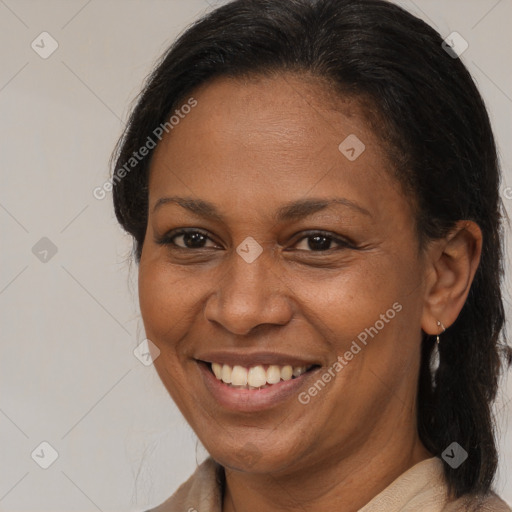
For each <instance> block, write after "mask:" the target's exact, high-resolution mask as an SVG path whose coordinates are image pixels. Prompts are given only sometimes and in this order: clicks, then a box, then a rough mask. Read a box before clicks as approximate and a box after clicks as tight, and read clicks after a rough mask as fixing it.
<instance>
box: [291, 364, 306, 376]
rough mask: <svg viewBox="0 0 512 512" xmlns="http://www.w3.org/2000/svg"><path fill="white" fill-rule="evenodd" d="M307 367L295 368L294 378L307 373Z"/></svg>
mask: <svg viewBox="0 0 512 512" xmlns="http://www.w3.org/2000/svg"><path fill="white" fill-rule="evenodd" d="M305 371H306V367H305V366H295V368H294V369H293V376H294V377H300V376H301V375H302V374H303V373H305Z"/></svg>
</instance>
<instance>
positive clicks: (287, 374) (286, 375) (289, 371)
mask: <svg viewBox="0 0 512 512" xmlns="http://www.w3.org/2000/svg"><path fill="white" fill-rule="evenodd" d="M292 375H293V368H292V367H291V366H290V365H288V366H283V367H282V368H281V379H283V380H290V379H291V378H292Z"/></svg>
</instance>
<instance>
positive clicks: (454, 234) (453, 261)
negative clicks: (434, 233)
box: [421, 220, 482, 334]
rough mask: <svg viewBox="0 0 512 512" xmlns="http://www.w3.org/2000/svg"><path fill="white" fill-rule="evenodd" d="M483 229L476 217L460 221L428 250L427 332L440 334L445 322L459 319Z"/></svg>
mask: <svg viewBox="0 0 512 512" xmlns="http://www.w3.org/2000/svg"><path fill="white" fill-rule="evenodd" d="M481 253H482V231H481V230H480V227H479V226H478V224H476V223H475V222H473V221H467V220H463V221H459V222H457V224H456V225H455V227H454V228H453V229H452V230H451V231H450V233H449V234H448V235H447V236H446V237H445V238H442V239H440V240H435V241H434V242H433V243H432V244H431V246H430V247H429V249H428V254H427V259H426V262H427V266H428V268H427V276H428V277H427V280H426V287H425V299H424V307H423V315H422V323H421V327H422V329H423V330H424V331H425V332H426V333H427V334H440V333H441V332H442V328H441V327H440V326H439V325H438V323H437V322H438V321H439V322H441V323H442V324H443V325H444V327H445V328H448V327H449V326H450V325H451V324H453V323H454V322H455V320H456V319H457V317H458V316H459V313H460V311H461V309H462V307H463V306H464V303H465V302H466V298H467V296H468V293H469V289H470V287H471V283H472V282H473V278H474V277H475V273H476V269H477V268H478V264H479V263H480V256H481Z"/></svg>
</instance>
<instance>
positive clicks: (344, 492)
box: [223, 431, 432, 512]
mask: <svg viewBox="0 0 512 512" xmlns="http://www.w3.org/2000/svg"><path fill="white" fill-rule="evenodd" d="M375 448H376V447H375V445H374V443H371V442H368V443H367V446H365V447H364V449H363V450H361V449H359V450H358V451H357V453H354V454H352V455H348V456H346V457H340V458H338V459H337V460H335V461H332V459H333V457H332V454H331V456H330V457H329V458H328V459H326V460H324V461H322V462H321V463H319V464H316V465H315V466H314V467H311V466H308V467H306V468H301V469H300V470H298V471H294V472H293V473H292V472H288V473H287V474H286V475H283V474H279V475H276V474H272V475H270V474H254V473H252V474H251V473H244V472H239V471H231V470H229V469H227V470H226V491H225V495H224V503H223V512H236V511H241V510H243V511H244V512H256V511H258V512H259V511H261V510H273V511H275V512H288V511H291V510H293V511H295V510H297V508H300V509H301V510H303V511H304V512H309V511H316V510H322V511H324V512H334V511H336V512H339V510H343V511H344V512H356V511H358V510H359V509H360V508H362V507H363V506H364V505H366V504H367V503H368V502H369V501H371V500H372V499H373V498H374V497H375V496H377V495H378V494H379V493H380V492H381V491H383V490H384V489H385V488H386V487H387V486H388V485H390V484H391V483H392V482H393V481H394V480H395V479H396V478H398V477H399V476H400V475H401V474H402V473H404V472H405V471H407V470H408V469H409V468H411V467H412V466H414V465H415V464H417V463H419V462H421V461H422V460H425V459H428V458H430V457H432V454H431V453H429V452H428V451H427V450H426V448H425V447H424V446H423V444H422V443H421V441H420V440H419V438H418V436H417V434H416V432H415V431H414V433H411V435H409V436H404V435H403V432H397V433H395V435H394V436H392V437H391V438H390V437H388V438H387V441H386V442H385V445H384V446H382V447H381V449H380V450H377V451H376V450H375Z"/></svg>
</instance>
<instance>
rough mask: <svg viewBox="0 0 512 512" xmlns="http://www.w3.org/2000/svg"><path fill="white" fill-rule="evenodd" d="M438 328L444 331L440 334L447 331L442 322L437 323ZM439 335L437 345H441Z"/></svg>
mask: <svg viewBox="0 0 512 512" xmlns="http://www.w3.org/2000/svg"><path fill="white" fill-rule="evenodd" d="M437 326H438V327H441V329H443V330H442V331H441V332H440V333H439V334H442V333H443V332H444V331H446V329H445V327H444V325H443V322H440V321H439V320H438V321H437ZM439 334H438V335H437V336H436V343H437V344H438V345H439Z"/></svg>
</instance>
